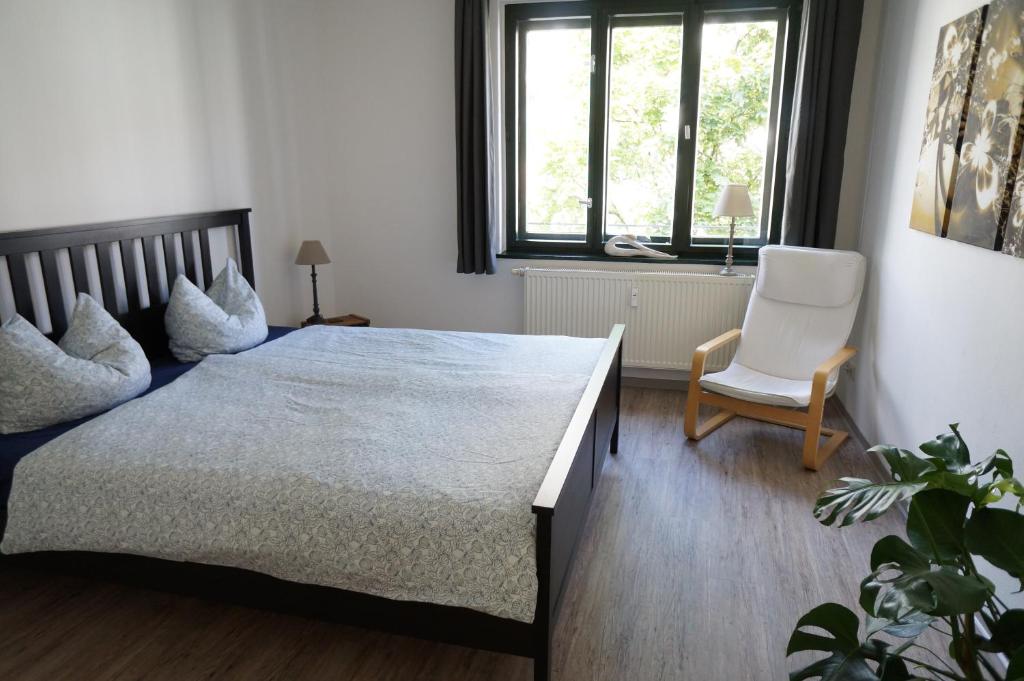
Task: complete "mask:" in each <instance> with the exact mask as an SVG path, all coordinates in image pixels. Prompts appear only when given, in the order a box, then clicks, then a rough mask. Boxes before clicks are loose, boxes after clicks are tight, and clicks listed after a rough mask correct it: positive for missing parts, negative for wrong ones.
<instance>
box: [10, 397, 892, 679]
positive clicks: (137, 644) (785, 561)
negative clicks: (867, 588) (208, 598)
mask: <svg viewBox="0 0 1024 681" xmlns="http://www.w3.org/2000/svg"><path fill="white" fill-rule="evenodd" d="M684 402H685V395H684V394H683V393H682V392H678V391H670V390H656V389H650V388H643V389H640V388H628V389H626V390H625V391H624V393H623V408H624V415H623V420H622V427H621V448H620V454H619V455H618V456H616V457H608V463H607V464H606V468H605V471H604V477H603V479H602V481H601V486H600V488H599V490H598V493H597V496H596V499H595V503H594V507H593V509H592V512H591V517H590V520H589V522H588V524H587V527H586V529H585V530H584V536H583V538H582V540H581V543H580V548H579V554H578V556H577V560H576V563H575V567H574V569H573V572H572V575H571V578H570V582H569V585H568V588H567V592H566V598H565V602H564V604H563V609H562V612H561V615H560V618H559V621H558V624H557V626H556V631H555V640H554V678H555V679H556V681H568V680H573V681H575V680H577V679H579V680H583V679H586V680H594V681H603V680H608V681H619V680H622V679H630V680H635V681H647V680H650V681H660V680H666V681H667V680H675V679H711V680H718V679H721V680H722V681H726V680H728V681H742V680H744V679H750V680H751V681H755V680H756V681H760V680H762V679H779V678H785V676H786V673H787V672H788V671H789V670H790V669H791V668H793V667H794V665H795V664H796V662H797V661H794V660H788V661H787V660H786V659H785V645H786V641H787V640H788V637H789V634H790V632H791V630H792V627H793V624H794V623H795V621H796V619H797V618H798V617H799V616H800V615H801V614H803V613H804V612H806V611H807V610H809V609H810V608H811V607H813V606H815V605H817V604H819V603H822V602H824V601H827V600H832V601H838V602H841V603H845V604H847V605H850V606H855V604H856V593H857V586H858V583H859V581H860V579H861V577H863V576H864V574H866V572H867V569H868V554H869V551H870V549H871V546H872V545H873V543H874V541H875V540H877V539H878V538H879V537H881V536H883V535H885V534H891V533H898V532H900V530H901V527H902V520H901V518H900V517H899V516H897V515H895V514H892V515H890V516H888V517H883V518H881V519H879V520H878V521H876V522H874V523H871V524H869V525H863V526H858V527H853V528H844V529H843V530H837V529H831V528H826V527H823V526H821V525H820V524H818V523H817V522H816V521H815V520H814V518H813V517H812V516H811V512H810V511H811V507H812V505H813V502H814V499H815V497H816V496H817V494H818V493H819V492H820V491H821V490H822V489H824V487H825V486H826V485H827V484H828V483H829V482H830V481H831V480H833V479H835V478H837V477H839V476H843V475H854V476H859V477H871V478H875V477H877V473H876V468H875V466H874V465H873V463H872V462H871V461H870V460H869V459H868V457H867V455H865V454H864V453H863V452H862V451H861V449H860V447H859V446H858V445H857V444H856V443H855V442H853V441H848V442H847V443H845V444H844V445H843V447H842V448H841V449H840V451H839V452H838V453H837V454H836V455H835V456H834V457H833V458H832V459H831V460H830V461H829V462H828V463H826V464H825V466H824V467H823V470H822V471H821V472H820V473H818V474H814V473H809V472H807V471H804V470H803V468H802V467H801V465H800V449H801V434H800V433H798V432H796V431H791V430H788V429H785V428H781V427H775V426H770V425H765V424H759V423H754V422H751V421H746V420H743V419H736V420H734V421H732V422H730V423H729V424H727V425H726V426H724V427H722V428H721V429H720V430H718V431H716V432H715V433H713V434H711V435H709V436H708V437H707V438H706V439H705V440H703V441H701V442H699V443H690V442H687V441H686V440H685V439H684V438H683V434H682V414H683V405H684ZM826 421H827V423H828V424H830V425H842V417H841V416H840V415H839V413H838V411H836V410H835V409H834V407H830V408H829V410H828V413H827V417H826ZM0 632H3V633H2V635H0V678H2V679H12V680H15V679H16V680H18V681H22V680H23V681H36V680H38V681H52V680H57V679H76V680H79V679H97V680H104V681H106V680H109V681H132V680H137V679H147V680H149V679H156V680H158V681H159V680H163V679H167V680H172V679H173V680H174V681H187V680H191V679H238V680H245V681H260V680H270V679H282V680H284V679H288V680H298V679H303V680H306V679H310V680H312V679H331V680H333V681H338V680H351V681H371V680H372V681H389V680H395V681H399V680H401V681H428V680H438V681H440V680H442V679H443V680H444V681H485V680H498V681H506V680H507V681H529V680H530V679H532V663H531V662H530V661H529V660H525V659H521V658H516V657H511V656H506V655H498V654H493V653H485V652H480V651H474V650H469V649H466V648H461V647H457V646H447V645H441V644H434V643H428V642H423V641H417V640H414V639H409V638H403V637H397V636H388V635H384V634H378V633H375V632H370V631H364V630H361V629H357V628H352V627H345V626H341V625H336V624H331V623H326V622H319V621H313V620H306V619H302V618H298V617H290V616H286V615H280V614H275V613H268V612H263V611H258V610H251V609H247V608H240V607H234V606H228V605H222V604H217V603H209V602H205V601H201V600H198V599H193V598H184V597H181V596H174V595H169V594H163V593H157V592H152V591H146V590H142V589H134V588H129V587H125V586H120V585H115V584H105V583H98V582H91V581H87V580H84V579H79V578H72V577H59V576H53V575H42V574H31V573H28V572H25V571H23V570H15V569H12V568H11V567H10V566H4V565H3V564H2V563H0Z"/></svg>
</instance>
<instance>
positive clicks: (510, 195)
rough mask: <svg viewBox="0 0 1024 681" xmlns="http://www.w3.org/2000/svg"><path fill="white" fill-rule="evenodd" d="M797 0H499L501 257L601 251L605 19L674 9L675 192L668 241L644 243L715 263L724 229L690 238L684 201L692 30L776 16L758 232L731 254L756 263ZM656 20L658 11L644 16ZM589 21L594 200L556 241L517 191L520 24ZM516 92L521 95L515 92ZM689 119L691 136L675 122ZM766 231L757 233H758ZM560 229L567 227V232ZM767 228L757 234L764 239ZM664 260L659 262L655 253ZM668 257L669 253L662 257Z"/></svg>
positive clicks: (791, 75) (775, 235)
mask: <svg viewBox="0 0 1024 681" xmlns="http://www.w3.org/2000/svg"><path fill="white" fill-rule="evenodd" d="M801 4H802V0H731V1H729V0H704V1H702V0H575V1H571V2H537V3H524V4H510V5H506V7H505V36H504V40H505V72H504V78H505V83H504V87H505V90H504V96H505V111H504V124H505V149H506V207H507V208H506V251H505V253H503V254H502V255H504V256H508V257H532V256H552V257H559V256H568V257H577V258H601V257H603V256H604V250H603V247H604V241H605V234H604V231H605V216H606V206H605V201H604V199H605V184H606V181H607V180H606V173H605V164H606V158H605V157H606V155H607V150H608V149H607V147H608V143H607V116H608V105H609V102H608V84H609V76H610V69H609V63H608V62H609V54H608V50H609V47H610V43H611V27H612V24H613V19H617V20H618V21H616V22H615V23H616V24H617V23H618V22H620V21H622V19H623V17H636V19H632V18H631V19H629V21H631V22H632V21H644V20H647V19H645V18H643V15H662V17H664V16H666V15H679V16H681V17H682V22H683V58H682V69H681V79H682V87H681V90H680V109H679V112H680V115H679V134H678V147H677V151H676V192H675V205H674V210H673V221H672V224H673V234H672V240H671V244H667V243H658V242H657V241H655V242H654V243H651V244H650V245H651V247H653V248H656V249H658V250H661V251H665V252H669V253H674V254H677V255H679V261H681V262H688V263H694V262H720V261H721V259H722V258H723V257H724V255H725V250H726V245H725V242H726V240H725V239H723V238H693V237H691V229H692V206H693V192H694V173H695V161H696V150H697V138H698V130H697V122H698V104H699V101H700V90H699V88H700V82H699V80H700V55H701V37H702V32H703V27H704V24H705V23H720V22H728V21H753V20H758V19H767V20H777V21H778V22H779V27H778V36H777V39H776V65H775V73H774V74H773V80H772V92H771V104H770V112H769V134H768V139H769V145H768V150H767V156H766V167H765V180H766V181H765V184H764V195H763V196H762V206H763V208H762V235H763V236H762V238H758V239H736V241H735V254H736V262H738V263H745V262H746V263H751V262H756V259H757V249H758V248H760V247H761V246H762V245H764V244H765V243H770V244H775V243H779V236H780V233H781V226H782V205H783V201H784V197H785V182H784V181H783V180H784V178H785V168H786V154H787V150H788V147H789V120H790V116H791V113H792V105H793V90H794V83H795V75H796V60H797V59H796V57H797V47H798V45H797V42H798V40H797V36H798V35H799V26H800V9H801ZM638 15H640V16H638ZM649 21H657V18H652V19H649ZM581 24H582V25H589V26H590V27H591V29H592V30H591V54H592V55H593V56H594V60H595V66H596V69H595V72H594V74H593V75H592V77H591V79H590V145H589V146H590V149H589V158H588V164H589V166H588V167H589V178H588V180H589V188H590V192H589V197H590V198H591V199H592V200H593V207H591V208H590V209H588V211H587V234H586V239H585V240H581V239H579V236H578V235H573V236H574V238H573V239H572V240H569V239H564V240H559V239H558V235H550V234H545V235H543V237H539V238H538V237H534V238H530V236H529V235H528V234H526V233H525V231H524V229H523V225H522V220H523V219H524V218H525V216H523V215H522V214H521V212H522V211H521V210H520V208H521V206H522V202H523V198H524V196H523V195H524V194H525V187H524V180H525V178H524V174H525V168H524V165H525V164H524V162H523V161H524V156H525V147H526V145H525V144H523V145H520V144H519V143H518V141H519V140H520V139H522V137H523V134H524V128H525V121H524V116H523V115H522V108H523V107H524V106H525V102H524V101H520V97H519V96H518V94H519V92H521V91H522V90H523V88H524V82H523V81H524V79H525V73H524V69H523V68H522V64H523V61H522V60H523V48H522V46H523V45H524V43H525V36H526V33H527V31H528V30H530V29H534V30H536V29H537V28H538V27H539V26H541V25H544V26H547V27H552V28H553V27H556V26H559V25H564V26H569V25H581ZM522 99H523V100H525V98H522ZM684 125H690V126H691V131H692V134H691V136H690V139H688V140H687V139H686V138H685V136H684V135H683V126H684ZM765 233H766V234H765ZM566 236H568V235H566ZM764 237H766V238H764ZM662 262H666V261H662ZM668 262H677V261H668Z"/></svg>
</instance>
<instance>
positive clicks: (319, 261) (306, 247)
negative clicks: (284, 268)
mask: <svg viewBox="0 0 1024 681" xmlns="http://www.w3.org/2000/svg"><path fill="white" fill-rule="evenodd" d="M330 262H331V259H330V258H328V257H327V251H325V250H324V245H323V244H322V243H320V242H319V241H303V242H302V246H300V247H299V254H298V255H297V256H296V257H295V264H296V265H309V266H310V267H312V268H313V270H312V272H311V274H310V277H311V278H312V279H313V316H312V317H309V318H308V319H306V324H307V325H309V324H323V323H324V318H323V317H321V316H320V300H319V298H318V297H317V292H316V266H317V265H327V264H329V263H330Z"/></svg>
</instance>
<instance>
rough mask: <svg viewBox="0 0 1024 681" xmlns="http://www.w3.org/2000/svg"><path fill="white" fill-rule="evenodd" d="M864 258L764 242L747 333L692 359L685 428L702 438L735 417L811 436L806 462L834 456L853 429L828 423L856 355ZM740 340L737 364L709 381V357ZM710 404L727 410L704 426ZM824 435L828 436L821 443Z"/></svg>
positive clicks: (722, 339) (712, 344)
mask: <svg viewBox="0 0 1024 681" xmlns="http://www.w3.org/2000/svg"><path fill="white" fill-rule="evenodd" d="M864 271H865V259H864V256H862V255H861V254H860V253H855V252H852V251H834V250H826V249H818V248H794V247H789V246H765V247H764V248H762V249H761V252H760V253H759V255H758V267H757V279H756V281H755V283H754V291H753V293H752V294H751V296H750V303H749V305H748V306H747V316H746V318H745V319H744V321H743V328H742V330H741V329H733V330H732V331H729V332H727V333H725V334H723V335H721V336H719V337H718V338H715V339H714V340H711V341H708V342H707V343H704V344H703V345H701V346H700V347H698V348H697V350H696V352H694V354H693V363H692V366H691V369H690V385H689V394H688V396H687V400H686V416H685V421H684V431H685V432H686V437H688V438H690V439H692V440H699V439H701V438H703V437H704V436H705V435H707V434H708V433H710V432H711V431H713V430H715V429H716V428H718V427H720V426H721V425H722V424H724V423H726V422H727V421H729V420H730V419H732V418H733V417H734V416H745V417H747V418H752V419H757V420H759V421H767V422H769V423H775V424H778V425H783V426H788V427H790V428H799V429H801V430H804V431H805V433H806V434H805V436H804V447H803V464H804V467H805V468H808V469H810V470H815V471H816V470H818V467H819V466H820V465H821V464H822V463H823V462H824V461H825V459H827V458H828V457H829V456H831V455H832V453H833V452H835V450H836V449H837V448H838V447H839V445H840V444H842V442H843V440H844V439H846V437H847V436H848V433H846V432H844V431H839V430H832V429H830V428H823V427H822V425H821V420H822V415H823V413H824V408H825V399H826V398H827V397H829V396H831V395H832V393H833V392H834V391H835V388H836V383H837V382H838V377H839V367H840V366H842V365H843V364H844V363H845V362H846V361H847V360H849V359H850V358H851V357H853V355H854V354H855V353H856V350H855V349H854V348H851V347H847V346H846V342H847V340H849V337H850V331H851V329H852V328H853V320H854V318H855V317H856V315H857V306H858V305H859V303H860V295H861V291H862V290H863V288H864ZM735 340H739V347H738V348H737V349H736V355H735V357H734V358H733V360H732V363H731V364H730V365H729V366H728V367H727V368H726V369H725V370H724V371H720V372H717V373H713V374H708V375H704V362H705V360H706V359H707V356H708V355H709V354H710V353H711V352H713V351H715V350H717V349H719V348H722V347H724V346H725V345H727V344H729V343H731V342H733V341H735ZM701 404H707V405H711V406H715V407H718V408H719V411H718V412H717V413H716V414H715V415H714V416H712V417H710V418H709V419H708V420H707V421H705V422H704V423H702V424H698V414H699V409H700V405H701ZM822 435H824V436H826V437H828V440H827V441H826V442H825V444H824V445H821V446H819V445H820V438H821V436H822Z"/></svg>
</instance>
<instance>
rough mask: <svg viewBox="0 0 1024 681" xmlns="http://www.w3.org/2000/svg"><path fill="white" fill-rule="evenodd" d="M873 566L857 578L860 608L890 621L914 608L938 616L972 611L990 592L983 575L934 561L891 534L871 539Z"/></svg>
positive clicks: (913, 611) (912, 612)
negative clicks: (860, 577)
mask: <svg viewBox="0 0 1024 681" xmlns="http://www.w3.org/2000/svg"><path fill="white" fill-rule="evenodd" d="M871 570H872V572H871V574H870V575H868V576H867V578H865V579H864V581H863V582H861V596H860V604H861V607H863V608H864V609H865V610H866V611H867V612H869V613H870V614H871V615H872V616H874V617H876V618H881V619H887V620H890V621H892V622H894V623H898V622H905V621H907V618H908V617H911V616H913V615H916V613H924V614H926V615H934V616H940V617H942V616H950V615H962V614H968V613H973V612H976V611H977V610H979V609H980V608H981V606H982V605H984V604H985V601H986V600H987V599H988V598H989V597H990V596H991V594H992V585H991V584H990V583H989V582H988V581H987V580H982V579H981V578H979V577H976V576H974V575H962V574H960V573H959V572H957V570H955V569H954V568H952V567H949V566H940V565H932V564H931V562H929V560H928V557H927V556H925V555H924V554H922V553H921V552H919V551H918V550H917V549H915V548H914V547H913V546H911V545H909V544H907V543H906V542H905V541H903V540H902V539H900V538H899V537H897V536H895V535H889V536H887V537H883V538H882V539H879V540H878V542H877V543H876V544H875V547H874V549H873V550H872V551H871Z"/></svg>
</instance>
